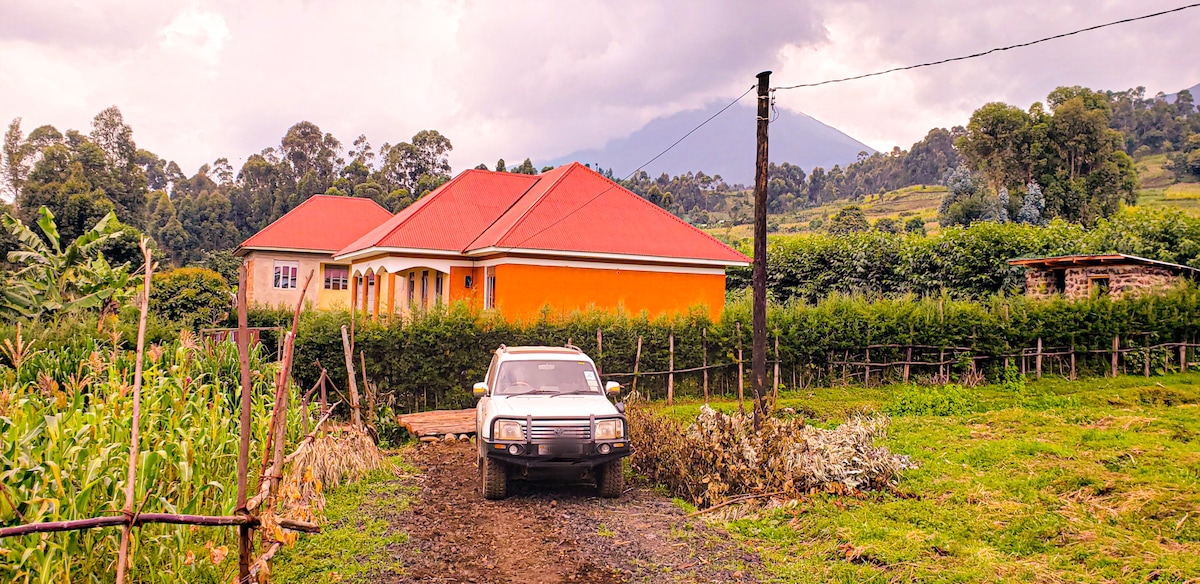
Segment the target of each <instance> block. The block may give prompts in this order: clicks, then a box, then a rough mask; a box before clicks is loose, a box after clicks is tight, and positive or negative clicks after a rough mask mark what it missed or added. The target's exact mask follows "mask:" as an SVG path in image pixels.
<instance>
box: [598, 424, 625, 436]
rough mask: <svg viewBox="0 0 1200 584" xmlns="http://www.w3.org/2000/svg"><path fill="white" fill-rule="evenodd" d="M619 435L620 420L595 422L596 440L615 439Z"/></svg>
mask: <svg viewBox="0 0 1200 584" xmlns="http://www.w3.org/2000/svg"><path fill="white" fill-rule="evenodd" d="M620 437H621V420H601V421H599V422H596V440H616V439H618V438H620Z"/></svg>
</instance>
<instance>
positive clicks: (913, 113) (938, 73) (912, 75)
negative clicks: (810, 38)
mask: <svg viewBox="0 0 1200 584" xmlns="http://www.w3.org/2000/svg"><path fill="white" fill-rule="evenodd" d="M1177 5H1178V4H1177V3H1176V2H1173V1H1170V0H1146V1H1144V2H1139V3H1136V4H1129V3H1122V2H1111V1H1108V2H1086V1H1063V2H1055V3H1046V2H1041V1H1025V2H1016V3H1003V4H994V3H988V4H980V5H974V6H966V5H964V3H961V2H953V1H949V0H915V1H914V2H905V3H876V2H863V1H856V2H844V3H837V4H830V5H828V8H827V10H826V12H825V13H824V17H825V22H826V26H827V28H828V29H829V31H830V34H829V41H828V43H826V44H824V45H822V46H819V47H816V48H801V47H795V48H789V49H787V50H786V51H785V57H784V60H785V63H786V65H785V66H784V67H783V68H782V69H781V70H780V72H779V75H777V76H776V77H775V83H777V84H779V85H785V84H790V83H796V82H807V81H815V80H820V79H826V78H831V77H839V76H844V75H852V74H858V73H864V72H869V71H874V70H880V69H886V68H890V67H896V66H903V65H910V64H914V63H921V62H926V61H931V60H937V59H942V58H945V57H951V56H957V55H964V54H970V53H975V52H978V51H981V50H987V49H990V48H993V47H997V46H1002V45H1008V44H1013V43H1016V42H1024V41H1030V40H1034V39H1037V38H1041V37H1045V36H1050V35H1054V34H1059V33H1062V32H1066V31H1069V30H1074V29H1077V28H1082V27H1084V26H1090V25H1093V24H1101V23H1105V22H1109V21H1113V20H1118V19H1121V18H1128V17H1131V16H1138V15H1141V14H1146V13H1150V12H1154V11H1157V10H1164V9H1169V8H1174V7H1175V6H1177ZM1197 29H1200V10H1193V11H1188V12H1182V13H1177V14H1175V15H1170V16H1164V17H1159V18H1156V19H1151V20H1146V21H1142V22H1136V23H1131V24H1128V25H1122V26H1118V27H1112V28H1108V29H1103V30H1100V31H1095V32H1090V33H1084V34H1080V35H1077V36H1073V37H1068V38H1065V39H1061V40H1055V41H1050V42H1047V43H1044V44H1040V45H1035V46H1033V47H1029V48H1023V49H1014V50H1011V51H1006V52H1002V53H995V54H992V55H989V56H987V57H983V58H980V59H974V60H970V61H963V62H958V63H950V64H946V65H939V66H936V67H930V68H925V69H918V70H914V71H907V72H901V73H895V74H891V75H887V76H882V77H876V78H871V79H865V80H861V81H854V82H849V83H844V84H837V85H829V86H824V87H817V88H810V89H798V90H794V91H791V92H780V94H779V104H780V105H781V106H782V107H784V108H787V109H793V110H803V111H805V112H807V113H809V114H811V115H813V116H815V117H817V118H819V119H821V120H823V121H825V122H827V123H829V124H832V125H834V126H836V127H838V128H840V129H842V130H844V131H846V132H847V133H849V134H851V135H853V136H855V137H856V138H859V139H860V140H863V141H864V142H867V143H868V144H871V145H872V146H874V147H875V148H877V149H880V150H888V149H890V148H891V146H894V145H899V146H900V147H902V148H908V147H909V146H910V145H911V144H912V143H913V142H915V141H917V140H920V139H921V138H922V137H923V136H924V134H925V132H926V131H927V130H928V129H930V128H932V127H935V126H942V127H949V126H952V125H957V124H965V123H966V121H967V119H968V118H969V117H970V115H971V113H972V112H973V111H974V110H975V109H977V108H978V107H979V106H981V105H983V104H984V103H986V102H989V101H1005V102H1008V103H1012V104H1015V105H1017V106H1019V107H1022V108H1025V107H1028V106H1029V105H1030V104H1031V103H1032V102H1034V101H1041V100H1044V99H1045V96H1046V94H1048V93H1049V92H1050V91H1051V90H1053V89H1054V88H1056V87H1058V86H1062V85H1083V86H1088V87H1092V88H1094V89H1111V90H1122V89H1127V88H1130V87H1135V86H1138V85H1144V86H1146V87H1148V88H1149V93H1150V94H1151V95H1152V94H1153V93H1154V92H1156V91H1159V90H1165V91H1167V92H1171V91H1175V90H1177V89H1182V88H1184V87H1188V86H1191V85H1193V84H1195V83H1196V82H1197V81H1200V61H1197V60H1196V59H1194V58H1192V57H1190V56H1188V55H1190V51H1191V50H1190V49H1189V48H1188V47H1189V46H1190V45H1192V44H1193V40H1192V37H1193V36H1194V35H1193V31H1195V30H1197Z"/></svg>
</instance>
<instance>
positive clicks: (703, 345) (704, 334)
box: [700, 327, 708, 403]
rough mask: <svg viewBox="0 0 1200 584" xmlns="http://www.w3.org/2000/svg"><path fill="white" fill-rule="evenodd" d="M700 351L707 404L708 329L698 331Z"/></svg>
mask: <svg viewBox="0 0 1200 584" xmlns="http://www.w3.org/2000/svg"><path fill="white" fill-rule="evenodd" d="M700 338H701V342H700V350H701V354H702V355H703V356H704V360H703V361H702V362H701V363H700V364H701V365H702V366H703V367H704V369H703V371H704V403H708V327H705V328H703V329H701V331H700Z"/></svg>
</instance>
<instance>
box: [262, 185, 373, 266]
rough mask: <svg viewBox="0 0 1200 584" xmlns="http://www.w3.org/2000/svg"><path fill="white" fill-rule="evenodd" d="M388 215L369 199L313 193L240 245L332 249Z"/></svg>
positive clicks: (342, 244)
mask: <svg viewBox="0 0 1200 584" xmlns="http://www.w3.org/2000/svg"><path fill="white" fill-rule="evenodd" d="M391 216H392V214H391V213H389V212H388V210H387V209H384V208H383V207H380V206H379V204H378V203H376V202H375V201H372V200H371V199H364V198H359V197H338V196H330V195H313V196H312V197H309V198H308V200H306V201H304V202H303V203H300V204H299V205H297V206H296V208H295V209H292V210H291V211H288V212H287V213H286V214H284V216H283V217H280V218H279V219H276V220H275V222H273V223H271V224H270V225H268V226H266V227H265V228H263V230H262V231H259V232H258V233H256V234H254V235H253V236H252V237H250V238H249V239H247V240H246V241H244V242H242V245H241V246H239V249H245V248H279V249H299V250H318V251H329V252H335V251H337V250H339V249H342V248H343V247H345V246H346V245H347V244H349V243H350V242H352V241H354V240H356V239H358V238H359V237H361V236H362V235H363V234H364V233H366V232H368V231H370V230H371V228H372V227H375V226H376V225H379V224H380V223H381V222H383V221H386V220H387V219H388V218H390V217H391Z"/></svg>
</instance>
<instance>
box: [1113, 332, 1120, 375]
mask: <svg viewBox="0 0 1200 584" xmlns="http://www.w3.org/2000/svg"><path fill="white" fill-rule="evenodd" d="M1120 354H1121V335H1113V347H1112V376H1113V377H1116V376H1117V357H1118V356H1119V355H1120Z"/></svg>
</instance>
